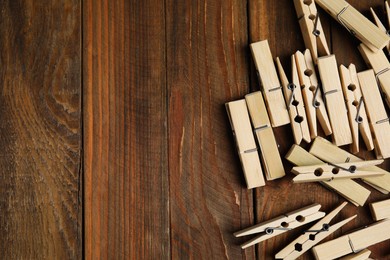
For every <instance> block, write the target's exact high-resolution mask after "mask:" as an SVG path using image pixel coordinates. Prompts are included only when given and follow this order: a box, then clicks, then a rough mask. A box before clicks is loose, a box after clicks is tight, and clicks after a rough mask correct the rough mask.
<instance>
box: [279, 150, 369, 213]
mask: <svg viewBox="0 0 390 260" xmlns="http://www.w3.org/2000/svg"><path fill="white" fill-rule="evenodd" d="M285 158H286V159H287V160H288V161H289V162H291V163H293V164H295V165H297V166H307V165H316V164H322V163H324V162H323V161H321V160H320V159H318V158H317V157H315V156H314V155H312V154H310V153H309V152H307V151H306V150H305V149H303V148H302V147H300V146H298V145H295V144H294V145H293V146H292V147H291V148H290V150H289V151H288V153H287V154H286V156H285ZM320 183H321V184H322V185H324V186H325V187H326V188H329V189H330V190H333V191H335V192H337V193H338V194H340V195H341V196H342V197H344V198H345V199H346V200H348V201H350V202H351V203H352V204H353V205H355V206H363V205H364V204H365V202H366V201H367V199H368V197H369V196H370V193H371V192H370V191H369V190H368V189H366V188H364V187H363V186H362V185H360V184H358V183H357V182H355V181H354V180H351V179H338V180H333V181H322V182H320Z"/></svg>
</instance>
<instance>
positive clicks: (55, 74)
mask: <svg viewBox="0 0 390 260" xmlns="http://www.w3.org/2000/svg"><path fill="white" fill-rule="evenodd" d="M49 2H50V3H48V1H24V0H12V1H1V2H0V10H1V19H0V34H1V37H0V59H1V62H0V146H1V151H0V169H1V173H0V252H1V253H0V254H1V256H0V258H2V259H79V258H81V252H82V233H81V232H82V197H81V196H82V181H81V180H82V179H81V177H82V175H81V174H82V172H81V167H82V165H81V158H80V157H81V153H80V151H81V150H80V149H81V124H80V123H81V120H80V119H81V106H80V104H81V70H80V67H81V38H80V37H81V30H80V29H81V27H80V25H81V23H80V19H81V17H80V11H81V4H80V2H79V1H73V0H58V1H49Z"/></svg>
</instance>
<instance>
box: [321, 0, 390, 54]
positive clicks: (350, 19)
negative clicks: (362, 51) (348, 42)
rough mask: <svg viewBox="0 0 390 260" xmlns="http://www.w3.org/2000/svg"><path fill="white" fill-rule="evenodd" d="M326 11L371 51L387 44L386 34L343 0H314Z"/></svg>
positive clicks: (375, 50)
mask: <svg viewBox="0 0 390 260" xmlns="http://www.w3.org/2000/svg"><path fill="white" fill-rule="evenodd" d="M315 1H316V3H317V4H319V5H320V6H321V7H322V8H323V9H324V10H325V11H326V12H327V13H329V14H330V15H331V16H332V17H333V18H334V19H336V20H337V21H338V22H339V23H340V24H341V25H342V26H344V27H345V28H346V29H347V30H348V31H349V32H350V33H351V34H352V35H354V36H355V37H356V38H358V39H359V40H360V41H362V42H363V43H364V44H365V45H366V46H367V47H369V48H370V49H371V50H372V51H374V52H377V51H378V50H381V49H383V48H384V47H385V46H387V45H388V44H389V40H390V39H389V37H388V35H387V34H386V33H385V32H383V31H381V29H379V28H378V27H377V26H375V24H373V23H372V22H371V21H370V20H368V19H367V18H366V17H365V16H364V15H362V14H361V13H360V12H359V11H357V10H356V9H355V8H353V7H352V6H351V5H349V4H348V3H347V2H346V1H344V0H315Z"/></svg>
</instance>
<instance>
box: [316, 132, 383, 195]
mask: <svg viewBox="0 0 390 260" xmlns="http://www.w3.org/2000/svg"><path fill="white" fill-rule="evenodd" d="M309 152H310V153H311V154H313V155H314V156H317V157H318V158H320V159H321V160H323V161H325V162H332V163H343V162H346V161H347V160H348V161H350V162H359V161H362V159H360V158H359V157H357V156H355V155H353V154H350V153H348V152H347V151H344V150H342V149H340V148H338V147H337V146H335V145H334V144H332V143H331V142H329V141H328V140H326V139H324V138H322V137H317V138H316V139H315V140H314V142H313V145H312V146H311V148H310V151H309ZM365 169H368V170H369V169H372V170H374V171H384V172H385V173H386V174H384V175H382V176H378V177H370V178H364V179H363V180H364V181H365V182H366V183H367V184H369V185H371V186H372V187H374V188H375V189H377V190H379V191H380V192H382V193H384V194H388V193H389V192H390V173H389V172H387V171H385V170H383V169H381V168H379V167H377V166H370V167H367V168H365Z"/></svg>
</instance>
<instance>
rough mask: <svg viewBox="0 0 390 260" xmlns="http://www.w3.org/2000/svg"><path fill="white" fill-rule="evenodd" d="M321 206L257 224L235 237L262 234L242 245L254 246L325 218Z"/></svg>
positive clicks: (239, 232) (303, 209)
mask: <svg viewBox="0 0 390 260" xmlns="http://www.w3.org/2000/svg"><path fill="white" fill-rule="evenodd" d="M320 208H321V205H320V204H313V205H311V206H308V207H305V208H302V209H299V210H296V211H293V212H290V213H287V214H285V215H283V216H279V217H277V218H274V219H271V220H269V221H266V222H263V223H260V224H257V225H255V226H253V227H249V228H247V229H244V230H242V231H238V232H236V233H234V236H235V237H242V236H247V235H253V234H257V233H261V235H259V236H257V237H255V238H253V239H252V240H249V241H248V242H246V243H244V244H242V245H241V248H242V249H245V248H247V247H250V246H253V245H255V244H257V243H260V242H262V241H264V240H267V239H269V238H271V237H274V236H277V235H280V234H283V233H285V232H287V231H289V230H291V229H294V228H297V227H300V226H303V225H305V224H307V223H310V222H312V221H315V220H317V219H320V218H322V217H324V216H325V213H324V212H322V211H319V209H320Z"/></svg>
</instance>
